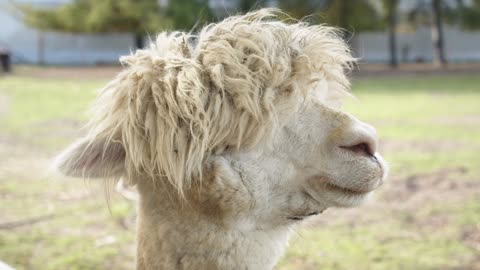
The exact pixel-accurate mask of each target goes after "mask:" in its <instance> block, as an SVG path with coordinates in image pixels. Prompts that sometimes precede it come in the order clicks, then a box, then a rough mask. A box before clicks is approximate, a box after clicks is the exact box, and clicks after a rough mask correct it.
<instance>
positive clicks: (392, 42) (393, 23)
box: [388, 0, 398, 68]
mask: <svg viewBox="0 0 480 270" xmlns="http://www.w3.org/2000/svg"><path fill="white" fill-rule="evenodd" d="M397 4H398V0H390V3H389V6H388V45H389V48H390V67H392V68H396V67H397V66H398V59H397V31H396V27H397Z"/></svg>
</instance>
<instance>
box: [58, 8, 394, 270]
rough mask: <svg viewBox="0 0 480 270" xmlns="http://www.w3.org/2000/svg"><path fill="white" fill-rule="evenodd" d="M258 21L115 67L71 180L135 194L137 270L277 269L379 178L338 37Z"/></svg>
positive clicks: (213, 27) (322, 29) (206, 32)
mask: <svg viewBox="0 0 480 270" xmlns="http://www.w3.org/2000/svg"><path fill="white" fill-rule="evenodd" d="M279 16H280V17H285V15H284V14H282V13H281V12H280V11H278V10H274V9H263V10H259V11H255V12H251V13H248V14H246V15H241V16H233V17H230V18H227V19H225V20H224V21H222V22H219V23H215V24H210V25H208V26H206V27H204V28H203V29H202V30H201V31H200V32H199V33H198V34H196V35H193V34H188V33H181V32H173V33H163V34H160V35H159V36H158V38H157V39H156V41H155V42H153V43H152V44H151V45H150V47H149V48H147V49H143V50H137V51H136V52H135V53H134V54H133V55H130V56H126V57H122V58H121V61H122V63H123V64H124V66H125V68H124V70H123V71H122V72H121V73H120V74H119V75H118V76H117V77H116V78H115V79H114V80H113V81H112V82H110V83H109V84H107V85H106V86H105V88H104V89H103V90H102V91H101V93H100V94H99V96H98V98H97V99H96V102H95V104H94V106H93V114H94V115H93V117H92V119H91V121H90V123H89V124H88V127H89V132H88V134H87V135H86V136H85V137H83V138H81V139H79V140H78V141H77V142H75V143H74V144H73V145H72V146H70V147H69V148H68V149H67V150H65V152H64V153H63V154H61V155H60V156H59V157H58V159H57V166H58V168H59V170H60V172H62V173H63V174H65V175H68V176H75V177H87V178H105V179H112V180H117V179H119V178H122V179H123V181H125V183H128V184H129V185H134V186H136V188H137V190H138V193H139V198H140V199H139V208H138V220H137V263H136V264H137V269H272V268H273V267H274V265H275V263H276V262H277V260H278V259H279V257H280V256H281V255H282V253H283V251H284V249H285V247H286V245H287V241H288V238H289V236H290V234H291V232H292V230H293V229H294V228H295V227H296V226H297V225H298V224H299V223H300V221H302V220H304V219H305V218H307V217H309V216H313V215H317V214H319V213H321V212H322V211H324V210H325V209H327V208H328V207H353V206H357V205H358V204H359V203H361V202H362V201H363V200H364V199H365V198H367V197H368V196H369V194H371V192H372V191H373V190H374V189H376V188H377V187H379V186H380V185H381V184H382V182H383V179H384V178H385V175H386V168H387V167H386V165H385V162H384V161H383V159H382V157H381V156H380V155H379V154H378V153H377V152H376V148H377V137H376V134H375V130H374V128H373V127H371V126H369V125H367V124H365V123H362V122H360V121H359V120H357V119H356V118H354V117H353V116H351V115H349V114H347V113H345V112H343V111H341V101H342V97H344V96H345V95H346V94H347V93H348V88H349V82H348V80H347V77H346V75H345V71H346V70H348V69H349V68H350V66H351V65H352V63H354V60H355V59H354V58H353V57H352V56H351V54H350V53H349V50H348V47H347V46H346V44H345V43H344V41H343V40H342V38H340V37H339V35H338V32H337V31H336V29H334V28H330V27H327V26H322V25H316V26H310V25H308V24H306V23H303V22H286V21H285V20H280V19H278V18H279Z"/></svg>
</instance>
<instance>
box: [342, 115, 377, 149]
mask: <svg viewBox="0 0 480 270" xmlns="http://www.w3.org/2000/svg"><path fill="white" fill-rule="evenodd" d="M345 135H346V136H345V137H344V139H343V140H342V141H341V144H340V148H342V149H345V150H347V151H349V152H352V153H355V154H359V155H363V156H374V155H375V153H376V152H377V145H378V137H377V131H376V130H375V128H374V127H372V126H371V125H368V124H365V123H362V122H357V123H355V124H354V125H352V126H351V127H350V130H348V131H346V134H345Z"/></svg>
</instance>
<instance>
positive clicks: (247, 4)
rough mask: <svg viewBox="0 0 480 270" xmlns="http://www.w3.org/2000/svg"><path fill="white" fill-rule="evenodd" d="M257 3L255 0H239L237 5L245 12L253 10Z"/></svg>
mask: <svg viewBox="0 0 480 270" xmlns="http://www.w3.org/2000/svg"><path fill="white" fill-rule="evenodd" d="M257 4H258V2H257V1H256V0H240V2H239V4H238V7H239V8H240V11H241V12H242V13H247V12H249V11H251V10H253V9H254V8H255V6H256V5H257Z"/></svg>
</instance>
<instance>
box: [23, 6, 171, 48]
mask: <svg viewBox="0 0 480 270" xmlns="http://www.w3.org/2000/svg"><path fill="white" fill-rule="evenodd" d="M14 5H15V8H16V9H17V10H18V11H20V12H21V13H22V15H23V17H22V18H23V20H24V21H25V23H26V24H27V25H29V26H31V27H34V28H37V29H40V30H50V31H60V32H71V33H110V32H117V33H118V32H121V33H132V34H133V36H134V40H135V45H136V47H137V48H142V47H143V46H144V43H143V37H144V35H145V34H146V33H149V32H157V31H159V30H162V29H164V28H166V27H168V26H171V22H170V21H169V19H168V18H166V17H165V16H164V15H163V10H162V9H161V8H160V6H159V5H158V3H157V0H102V1H97V0H74V1H73V2H71V3H69V4H65V5H62V6H60V7H58V8H56V9H40V8H34V7H32V6H30V5H26V4H19V3H16V4H14Z"/></svg>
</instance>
